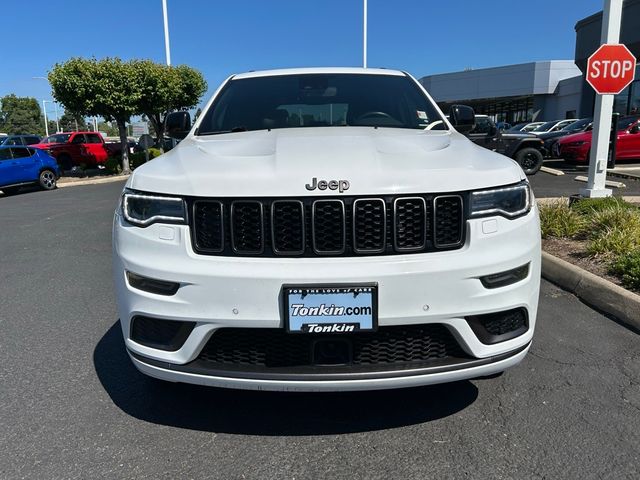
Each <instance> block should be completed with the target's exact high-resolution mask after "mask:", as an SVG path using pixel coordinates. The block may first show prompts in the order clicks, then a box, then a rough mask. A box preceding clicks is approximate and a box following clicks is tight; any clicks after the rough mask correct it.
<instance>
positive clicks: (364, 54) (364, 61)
mask: <svg viewBox="0 0 640 480" xmlns="http://www.w3.org/2000/svg"><path fill="white" fill-rule="evenodd" d="M163 1H164V0H163ZM362 66H363V67H364V68H367V0H364V18H363V32H362Z"/></svg>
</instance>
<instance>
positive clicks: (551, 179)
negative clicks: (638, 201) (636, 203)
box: [529, 160, 640, 198]
mask: <svg viewBox="0 0 640 480" xmlns="http://www.w3.org/2000/svg"><path fill="white" fill-rule="evenodd" d="M544 165H545V166H546V167H551V168H553V169H556V170H561V171H563V172H564V173H565V174H564V175H560V176H555V175H551V174H549V173H546V172H543V171H540V172H538V173H536V174H535V175H532V176H530V177H529V181H530V182H531V186H532V187H533V191H534V193H535V195H536V198H548V197H569V196H571V195H574V194H577V193H579V192H580V189H582V188H586V186H587V184H586V183H585V182H578V181H576V180H575V178H576V177H577V176H583V177H587V176H588V175H589V172H588V168H587V167H586V166H582V165H567V164H566V163H564V162H563V161H562V160H545V163H544ZM618 167H622V169H623V170H625V171H627V170H630V169H633V170H632V172H635V173H636V175H639V174H640V165H639V164H637V163H629V162H625V163H621V162H618ZM607 180H611V181H614V182H620V183H622V184H624V187H620V188H616V187H613V188H611V187H607V188H611V189H612V192H613V195H616V196H640V180H633V179H629V178H620V177H615V176H613V175H609V176H607Z"/></svg>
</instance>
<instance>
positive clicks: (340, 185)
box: [304, 177, 351, 193]
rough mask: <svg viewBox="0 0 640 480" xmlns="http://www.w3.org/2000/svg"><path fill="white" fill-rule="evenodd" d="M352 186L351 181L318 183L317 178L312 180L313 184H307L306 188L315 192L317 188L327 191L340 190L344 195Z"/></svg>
mask: <svg viewBox="0 0 640 480" xmlns="http://www.w3.org/2000/svg"><path fill="white" fill-rule="evenodd" d="M350 186H351V184H350V183H349V180H328V181H327V180H320V181H318V179H317V178H316V177H313V180H311V183H307V184H306V185H305V186H304V187H305V188H306V189H307V190H315V189H316V188H317V189H318V190H326V189H327V188H328V189H329V190H338V191H339V192H340V193H342V192H344V191H345V190H349V187H350Z"/></svg>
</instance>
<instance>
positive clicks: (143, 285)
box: [127, 272, 180, 296]
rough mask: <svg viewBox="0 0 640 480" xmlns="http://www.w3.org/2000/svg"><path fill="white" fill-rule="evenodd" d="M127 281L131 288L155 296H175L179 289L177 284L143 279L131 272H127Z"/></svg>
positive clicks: (154, 279) (147, 278)
mask: <svg viewBox="0 0 640 480" xmlns="http://www.w3.org/2000/svg"><path fill="white" fill-rule="evenodd" d="M127 281H128V282H129V285H131V286H132V287H133V288H136V289H138V290H142V291H144V292H149V293H155V294H156V295H166V296H171V295H175V294H176V292H177V291H178V289H179V288H180V284H179V283H176V282H167V281H166V280H158V279H156V278H149V277H143V276H142V275H138V274H137V273H132V272H127Z"/></svg>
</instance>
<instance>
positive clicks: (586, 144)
mask: <svg viewBox="0 0 640 480" xmlns="http://www.w3.org/2000/svg"><path fill="white" fill-rule="evenodd" d="M616 128H617V130H618V145H617V149H616V160H627V159H632V158H637V159H640V117H638V116H637V115H636V116H630V117H622V118H620V119H619V120H618V125H617V126H616ZM590 150H591V131H588V132H582V133H576V134H574V135H567V136H566V137H562V138H560V139H559V140H558V141H557V142H556V144H555V145H554V152H553V153H554V156H556V157H558V158H563V159H564V160H565V161H566V162H571V163H589V152H590Z"/></svg>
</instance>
